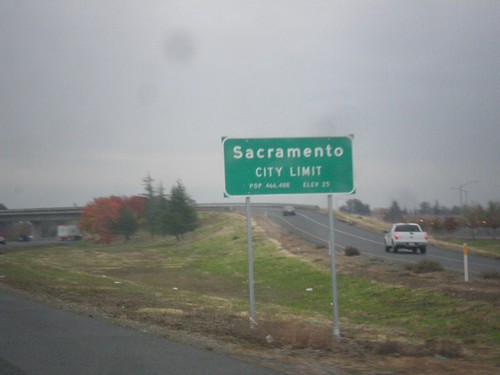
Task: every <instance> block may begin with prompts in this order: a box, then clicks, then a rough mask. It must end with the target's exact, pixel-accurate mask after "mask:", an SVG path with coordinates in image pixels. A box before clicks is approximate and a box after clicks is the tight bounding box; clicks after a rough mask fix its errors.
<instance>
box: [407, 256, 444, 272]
mask: <svg viewBox="0 0 500 375" xmlns="http://www.w3.org/2000/svg"><path fill="white" fill-rule="evenodd" d="M406 269H408V270H411V271H413V272H415V273H428V272H441V271H443V270H444V268H443V266H442V265H441V263H439V262H436V261H435V260H429V259H424V260H422V261H420V262H418V263H415V264H409V265H407V266H406Z"/></svg>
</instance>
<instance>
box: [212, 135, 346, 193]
mask: <svg viewBox="0 0 500 375" xmlns="http://www.w3.org/2000/svg"><path fill="white" fill-rule="evenodd" d="M352 140H353V136H348V137H320V138H312V137H311V138H251V139H248V138H222V147H223V152H224V176H225V192H224V194H225V195H226V196H250V195H269V194H318V193H326V194H330V193H353V192H354V178H353V156H352Z"/></svg>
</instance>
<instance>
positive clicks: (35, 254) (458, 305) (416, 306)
mask: <svg viewBox="0 0 500 375" xmlns="http://www.w3.org/2000/svg"><path fill="white" fill-rule="evenodd" d="M202 223H203V225H202V226H201V227H200V229H198V230H197V231H196V232H194V233H191V234H189V235H188V236H186V238H185V240H184V241H183V242H177V241H176V240H174V239H172V238H168V237H167V238H156V239H154V240H148V241H141V242H132V243H121V244H113V245H93V244H86V243H82V244H77V245H76V246H74V245H73V246H67V247H66V246H58V247H53V248H50V247H49V248H44V249H39V248H37V249H36V250H28V251H18V252H11V253H6V254H3V255H2V256H1V257H0V275H3V276H4V277H3V278H2V282H4V283H7V284H11V285H13V286H15V287H19V288H23V289H29V290H31V291H33V292H37V293H38V292H43V293H48V294H51V295H54V296H57V297H58V298H61V299H63V300H68V301H72V302H81V303H85V304H88V305H95V306H98V307H99V308H103V309H106V308H108V309H111V310H110V311H115V310H113V308H114V309H117V308H118V307H119V308H121V309H124V310H123V311H126V312H127V314H128V316H129V317H134V318H138V317H139V318H140V317H142V316H144V315H145V314H149V315H148V316H149V319H155V320H154V321H155V322H156V323H158V324H170V323H171V322H172V321H173V320H175V321H177V320H179V319H181V317H182V316H183V314H184V315H186V316H189V317H190V319H191V320H192V321H193V320H194V319H195V318H196V317H198V318H199V319H202V317H201V315H200V314H201V311H212V312H213V315H209V316H210V318H206V316H205V315H203V316H205V318H206V319H208V320H210V319H214V316H227V317H234V316H242V314H244V313H245V312H248V309H249V306H248V261H247V243H246V233H245V221H244V218H242V217H241V216H238V215H234V214H232V215H228V214H222V213H205V214H203V215H202ZM254 260H255V261H254V270H255V296H256V305H257V318H258V319H259V318H265V319H266V320H270V321H272V320H273V319H276V320H277V319H278V318H277V317H279V319H283V317H286V316H293V317H294V319H297V317H299V318H301V319H306V320H307V319H310V318H312V317H316V318H318V319H322V320H323V321H329V319H330V318H331V314H332V313H331V311H332V306H331V301H332V295H331V278H330V273H329V270H327V269H325V270H322V269H320V268H318V267H315V266H313V265H311V264H310V263H308V262H306V261H303V260H301V259H300V258H297V257H292V256H287V255H286V254H284V252H283V251H281V250H280V249H278V248H277V247H276V245H274V244H273V243H272V242H271V241H268V240H266V238H265V236H264V235H263V234H262V233H261V232H259V231H255V237H254ZM360 274H362V272H360ZM338 291H339V307H340V308H339V311H340V315H341V319H342V322H343V324H347V326H351V327H359V328H357V329H358V332H359V334H362V332H364V331H366V329H370V330H371V329H372V328H374V327H375V328H376V329H377V330H380V331H384V330H388V331H393V330H397V331H398V332H400V334H402V335H406V336H407V337H412V338H419V339H421V340H427V339H432V338H440V339H442V338H447V339H454V340H455V339H458V340H462V341H464V342H476V343H477V342H479V343H481V344H488V345H500V337H499V335H500V333H499V332H500V314H499V311H498V307H496V306H495V305H489V304H486V303H484V302H480V301H466V300H463V299H459V298H454V297H450V296H444V295H439V294H436V293H435V291H431V290H427V289H423V288H408V287H402V286H394V285H389V284H385V283H380V282H373V281H371V280H367V279H366V278H364V277H362V276H359V277H354V276H349V277H348V276H344V275H342V274H339V276H338ZM116 313H117V314H118V313H119V312H116ZM168 314H171V315H168ZM168 319H170V320H168ZM172 319H173V320H172ZM231 319H233V318H231ZM169 322H170V323H169ZM209 326H210V325H209V322H208V321H207V322H206V325H203V328H198V329H200V330H202V329H209V328H207V327H209ZM221 326H223V324H221ZM200 327H201V326H200Z"/></svg>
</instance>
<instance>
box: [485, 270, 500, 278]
mask: <svg viewBox="0 0 500 375" xmlns="http://www.w3.org/2000/svg"><path fill="white" fill-rule="evenodd" d="M481 277H482V278H483V279H486V280H500V272H499V271H485V272H483V273H482V274H481Z"/></svg>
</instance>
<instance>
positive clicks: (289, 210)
mask: <svg viewBox="0 0 500 375" xmlns="http://www.w3.org/2000/svg"><path fill="white" fill-rule="evenodd" d="M294 215H295V208H294V207H293V206H285V207H283V216H294Z"/></svg>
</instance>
